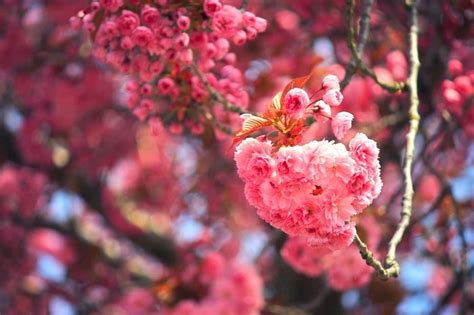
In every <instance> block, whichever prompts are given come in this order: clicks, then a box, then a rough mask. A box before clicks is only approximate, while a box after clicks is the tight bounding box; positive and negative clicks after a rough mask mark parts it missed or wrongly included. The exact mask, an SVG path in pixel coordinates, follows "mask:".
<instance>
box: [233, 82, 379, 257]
mask: <svg viewBox="0 0 474 315" xmlns="http://www.w3.org/2000/svg"><path fill="white" fill-rule="evenodd" d="M322 88H323V89H324V90H325V94H324V97H323V99H322V100H319V101H317V102H316V103H315V104H314V107H312V108H310V113H313V114H315V115H320V116H321V117H324V118H325V119H332V127H333V131H334V133H335V134H336V136H337V138H340V139H342V138H343V137H344V135H345V133H347V131H348V129H349V128H350V123H348V122H350V121H351V119H352V117H349V116H352V115H351V114H350V113H346V112H339V113H338V115H336V117H331V116H330V106H331V105H332V106H338V105H339V104H340V103H341V101H342V94H341V93H340V91H339V83H338V81H337V78H336V77H335V76H327V77H325V78H324V80H323V84H322ZM281 98H282V99H284V103H283V104H282V105H281V106H280V105H277V107H281V109H280V111H281V112H282V113H283V114H282V115H281V114H278V113H276V114H275V117H276V118H275V117H274V118H267V120H263V122H264V123H267V121H271V122H272V124H274V125H276V128H277V129H278V130H282V129H283V131H284V132H283V135H282V137H285V136H286V135H292V136H293V137H295V139H296V141H298V138H299V137H298V135H297V134H294V133H292V127H294V126H298V123H297V121H296V122H291V121H292V119H295V118H296V119H300V120H301V119H302V118H303V117H304V114H305V113H306V112H307V109H308V105H310V104H311V103H310V100H309V97H308V95H307V94H306V92H305V91H304V90H303V89H300V88H293V89H290V90H289V91H288V92H287V94H286V95H285V96H283V95H282V96H281ZM267 116H268V114H267ZM288 116H289V117H288ZM255 117H256V116H254V117H246V118H245V119H246V121H244V129H245V126H246V123H247V125H248V123H249V120H251V121H252V122H255V121H262V120H261V119H262V118H255ZM278 117H279V119H280V120H278ZM288 121H290V123H289V125H288ZM285 123H286V124H285ZM282 125H283V126H282ZM297 128H298V130H299V129H301V128H300V127H297ZM253 129H255V128H253ZM253 129H251V130H253ZM288 129H289V130H288ZM280 143H281V141H280ZM286 143H292V145H280V146H276V145H275V143H273V142H272V141H270V140H268V139H267V138H266V137H265V136H262V137H259V138H257V139H254V138H247V139H245V140H243V141H242V142H241V143H240V144H239V145H238V147H237V148H236V151H235V155H234V158H235V161H236V164H237V172H238V174H239V176H240V177H241V178H242V179H243V180H244V182H245V194H246V197H247V200H248V201H249V203H250V204H251V205H253V206H254V207H256V208H257V213H258V215H259V216H260V217H261V218H262V219H264V220H265V221H266V222H268V223H270V224H271V225H272V226H274V227H276V228H279V229H281V230H282V231H284V232H285V233H287V234H289V235H291V236H301V237H304V238H306V239H307V241H308V242H309V243H311V244H312V245H313V246H317V247H320V248H323V247H324V248H326V249H327V250H328V251H334V250H337V249H340V248H343V247H347V246H348V245H349V244H350V243H351V242H352V240H353V237H354V234H355V228H354V224H353V223H351V218H352V216H354V215H356V214H359V213H361V212H362V211H363V210H364V208H366V207H367V206H369V205H370V204H371V203H372V201H373V200H374V199H375V198H376V197H377V196H378V195H379V193H380V191H381V187H382V181H381V178H380V164H379V160H378V155H379V149H378V148H377V145H376V143H375V141H373V140H371V139H369V138H367V136H366V135H365V134H363V133H358V134H356V135H355V136H354V137H353V138H352V139H351V140H350V142H349V147H348V148H346V146H345V145H344V144H342V143H335V142H334V141H327V140H321V141H311V142H309V143H306V144H298V143H295V142H294V141H286Z"/></svg>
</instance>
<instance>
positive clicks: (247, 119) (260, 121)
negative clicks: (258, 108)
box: [232, 114, 272, 147]
mask: <svg viewBox="0 0 474 315" xmlns="http://www.w3.org/2000/svg"><path fill="white" fill-rule="evenodd" d="M241 117H242V118H244V122H243V123H242V130H241V131H240V132H238V133H237V134H236V135H235V137H234V140H233V141H232V147H233V146H235V145H237V144H239V143H240V142H242V141H243V140H244V139H245V138H247V137H248V136H249V135H251V134H252V133H254V132H255V131H257V130H259V129H262V128H263V127H267V126H270V125H271V124H272V122H271V121H270V120H268V119H267V118H262V117H259V116H255V115H252V114H243V115H241Z"/></svg>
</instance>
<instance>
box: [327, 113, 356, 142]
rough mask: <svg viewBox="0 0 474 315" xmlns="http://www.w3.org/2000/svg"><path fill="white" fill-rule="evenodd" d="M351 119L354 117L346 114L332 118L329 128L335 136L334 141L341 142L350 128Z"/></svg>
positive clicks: (338, 114) (339, 114)
mask: <svg viewBox="0 0 474 315" xmlns="http://www.w3.org/2000/svg"><path fill="white" fill-rule="evenodd" d="M352 119H354V115H352V114H351V113H348V112H339V113H337V114H336V116H335V117H333V119H332V121H331V128H332V131H333V133H334V135H335V136H336V139H338V140H342V139H343V138H344V136H345V135H346V133H347V132H348V131H349V129H351V127H352Z"/></svg>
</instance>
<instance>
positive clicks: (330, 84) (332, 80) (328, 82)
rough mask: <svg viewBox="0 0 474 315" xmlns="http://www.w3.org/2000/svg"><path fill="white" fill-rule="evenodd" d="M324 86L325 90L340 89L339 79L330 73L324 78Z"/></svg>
mask: <svg viewBox="0 0 474 315" xmlns="http://www.w3.org/2000/svg"><path fill="white" fill-rule="evenodd" d="M322 87H323V89H324V90H325V91H329V90H339V89H340V86H339V79H338V78H337V76H335V75H333V74H329V75H327V76H325V77H324V78H323V83H322Z"/></svg>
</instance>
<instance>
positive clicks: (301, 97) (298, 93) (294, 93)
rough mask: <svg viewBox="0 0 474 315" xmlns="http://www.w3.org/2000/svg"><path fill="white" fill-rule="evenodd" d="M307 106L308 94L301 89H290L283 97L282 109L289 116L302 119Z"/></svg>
mask: <svg viewBox="0 0 474 315" xmlns="http://www.w3.org/2000/svg"><path fill="white" fill-rule="evenodd" d="M308 104H309V97H308V94H307V93H306V92H305V91H304V90H302V89H299V88H294V89H291V90H290V91H288V93H287V94H286V96H285V100H284V108H285V110H286V112H287V113H288V114H289V115H290V116H293V117H296V118H302V117H303V116H304V113H305V110H306V107H307V106H308Z"/></svg>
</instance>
